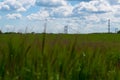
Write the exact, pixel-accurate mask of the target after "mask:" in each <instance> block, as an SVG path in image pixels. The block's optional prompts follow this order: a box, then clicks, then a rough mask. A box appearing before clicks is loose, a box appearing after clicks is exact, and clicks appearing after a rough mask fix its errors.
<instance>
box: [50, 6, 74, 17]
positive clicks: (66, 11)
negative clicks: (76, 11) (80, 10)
mask: <svg viewBox="0 0 120 80" xmlns="http://www.w3.org/2000/svg"><path fill="white" fill-rule="evenodd" d="M72 10H73V6H70V5H67V6H60V7H57V8H53V9H52V11H51V16H52V17H59V18H62V17H69V16H71V14H72Z"/></svg>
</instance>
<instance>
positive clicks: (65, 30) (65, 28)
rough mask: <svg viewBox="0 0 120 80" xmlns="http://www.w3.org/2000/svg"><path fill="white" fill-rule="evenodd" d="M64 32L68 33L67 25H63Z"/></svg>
mask: <svg viewBox="0 0 120 80" xmlns="http://www.w3.org/2000/svg"><path fill="white" fill-rule="evenodd" d="M64 33H65V34H67V33H68V25H66V26H65V27H64Z"/></svg>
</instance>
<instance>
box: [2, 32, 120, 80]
mask: <svg viewBox="0 0 120 80" xmlns="http://www.w3.org/2000/svg"><path fill="white" fill-rule="evenodd" d="M0 80H120V35H119V34H79V35H78V34H0Z"/></svg>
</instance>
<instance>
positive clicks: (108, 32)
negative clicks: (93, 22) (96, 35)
mask: <svg viewBox="0 0 120 80" xmlns="http://www.w3.org/2000/svg"><path fill="white" fill-rule="evenodd" d="M108 33H110V19H108Z"/></svg>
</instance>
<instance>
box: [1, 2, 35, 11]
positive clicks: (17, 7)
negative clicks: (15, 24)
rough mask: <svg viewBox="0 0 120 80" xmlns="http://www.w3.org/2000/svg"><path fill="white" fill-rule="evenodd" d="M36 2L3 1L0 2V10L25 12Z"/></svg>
mask: <svg viewBox="0 0 120 80" xmlns="http://www.w3.org/2000/svg"><path fill="white" fill-rule="evenodd" d="M35 2H36V0H4V1H2V2H0V10H6V11H11V10H13V11H26V10H27V9H28V8H30V7H31V6H33V5H34V4H35Z"/></svg>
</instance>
